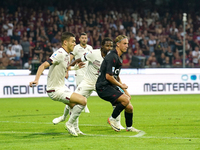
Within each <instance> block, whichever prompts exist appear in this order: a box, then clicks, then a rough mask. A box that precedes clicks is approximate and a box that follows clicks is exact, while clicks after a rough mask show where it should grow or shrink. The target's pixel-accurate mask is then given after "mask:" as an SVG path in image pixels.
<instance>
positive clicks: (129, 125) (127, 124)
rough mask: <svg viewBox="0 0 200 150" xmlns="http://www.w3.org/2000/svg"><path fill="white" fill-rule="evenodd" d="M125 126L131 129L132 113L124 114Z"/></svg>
mask: <svg viewBox="0 0 200 150" xmlns="http://www.w3.org/2000/svg"><path fill="white" fill-rule="evenodd" d="M124 114H125V119H126V126H127V127H131V126H132V124H133V113H127V112H125V113H124Z"/></svg>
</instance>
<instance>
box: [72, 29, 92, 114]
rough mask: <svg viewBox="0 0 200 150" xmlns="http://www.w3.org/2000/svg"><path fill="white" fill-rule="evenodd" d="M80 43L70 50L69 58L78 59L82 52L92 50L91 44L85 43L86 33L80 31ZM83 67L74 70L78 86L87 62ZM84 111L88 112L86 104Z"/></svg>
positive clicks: (86, 39)
mask: <svg viewBox="0 0 200 150" xmlns="http://www.w3.org/2000/svg"><path fill="white" fill-rule="evenodd" d="M79 41H80V44H77V45H76V46H75V47H74V50H73V52H71V54H72V55H71V56H70V60H71V61H72V59H73V58H75V59H79V58H81V57H82V56H83V55H84V54H86V53H88V52H89V51H92V50H93V48H92V46H90V45H88V44H87V41H88V37H87V34H86V33H84V32H83V33H81V36H80V38H79ZM84 66H85V67H83V68H81V69H78V70H76V74H75V78H76V87H78V85H79V84H80V83H81V81H82V80H83V77H84V74H85V72H86V70H87V66H88V62H87V61H86V62H85V65H84ZM85 112H86V113H90V111H89V109H88V107H87V105H86V106H85Z"/></svg>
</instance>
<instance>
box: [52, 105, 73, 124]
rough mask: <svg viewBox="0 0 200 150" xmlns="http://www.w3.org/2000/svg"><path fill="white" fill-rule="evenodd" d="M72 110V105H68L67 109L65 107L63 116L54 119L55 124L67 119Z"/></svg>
mask: <svg viewBox="0 0 200 150" xmlns="http://www.w3.org/2000/svg"><path fill="white" fill-rule="evenodd" d="M70 110H71V109H70V107H69V106H68V105H66V106H65V109H64V114H63V115H62V116H60V117H58V118H54V119H53V121H52V122H53V124H54V125H56V124H58V123H60V122H62V121H65V119H66V118H67V115H68V114H69V112H70Z"/></svg>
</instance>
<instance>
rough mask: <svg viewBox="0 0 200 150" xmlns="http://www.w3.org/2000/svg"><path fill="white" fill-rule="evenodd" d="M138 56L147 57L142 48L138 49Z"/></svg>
mask: <svg viewBox="0 0 200 150" xmlns="http://www.w3.org/2000/svg"><path fill="white" fill-rule="evenodd" d="M136 56H141V57H145V55H144V54H143V52H142V50H141V49H139V50H138V52H137V53H136Z"/></svg>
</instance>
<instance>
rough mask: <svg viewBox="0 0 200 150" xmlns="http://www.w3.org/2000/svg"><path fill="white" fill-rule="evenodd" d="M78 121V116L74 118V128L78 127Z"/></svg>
mask: <svg viewBox="0 0 200 150" xmlns="http://www.w3.org/2000/svg"><path fill="white" fill-rule="evenodd" d="M78 122H79V117H78V118H76V120H75V121H74V128H76V129H78V128H79V127H78Z"/></svg>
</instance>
